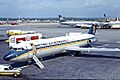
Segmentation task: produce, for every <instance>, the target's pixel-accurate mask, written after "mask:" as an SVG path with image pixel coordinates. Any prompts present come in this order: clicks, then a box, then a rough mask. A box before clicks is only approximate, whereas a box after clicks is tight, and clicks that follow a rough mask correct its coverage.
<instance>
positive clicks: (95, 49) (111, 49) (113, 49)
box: [66, 46, 120, 52]
mask: <svg viewBox="0 0 120 80" xmlns="http://www.w3.org/2000/svg"><path fill="white" fill-rule="evenodd" d="M66 50H69V51H88V52H89V51H100V52H101V51H110V52H112V51H120V49H119V48H94V47H90V48H81V47H78V46H75V47H68V48H66Z"/></svg>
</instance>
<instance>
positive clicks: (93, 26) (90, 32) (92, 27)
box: [88, 25, 97, 35]
mask: <svg viewBox="0 0 120 80" xmlns="http://www.w3.org/2000/svg"><path fill="white" fill-rule="evenodd" d="M96 29H97V25H92V26H91V27H90V28H89V31H88V34H93V35H95V33H96Z"/></svg>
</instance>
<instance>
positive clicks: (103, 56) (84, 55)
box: [79, 54, 120, 59]
mask: <svg viewBox="0 0 120 80" xmlns="http://www.w3.org/2000/svg"><path fill="white" fill-rule="evenodd" d="M79 57H91V58H111V59H120V57H117V56H107V55H94V54H81V55H80V56H79Z"/></svg>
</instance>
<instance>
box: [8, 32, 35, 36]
mask: <svg viewBox="0 0 120 80" xmlns="http://www.w3.org/2000/svg"><path fill="white" fill-rule="evenodd" d="M32 33H35V31H23V30H7V31H6V34H7V35H8V37H9V36H12V35H22V34H32Z"/></svg>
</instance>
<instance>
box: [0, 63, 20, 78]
mask: <svg viewBox="0 0 120 80" xmlns="http://www.w3.org/2000/svg"><path fill="white" fill-rule="evenodd" d="M20 75H21V70H20V69H13V68H12V67H11V66H10V65H0V76H14V77H18V76H20Z"/></svg>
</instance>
